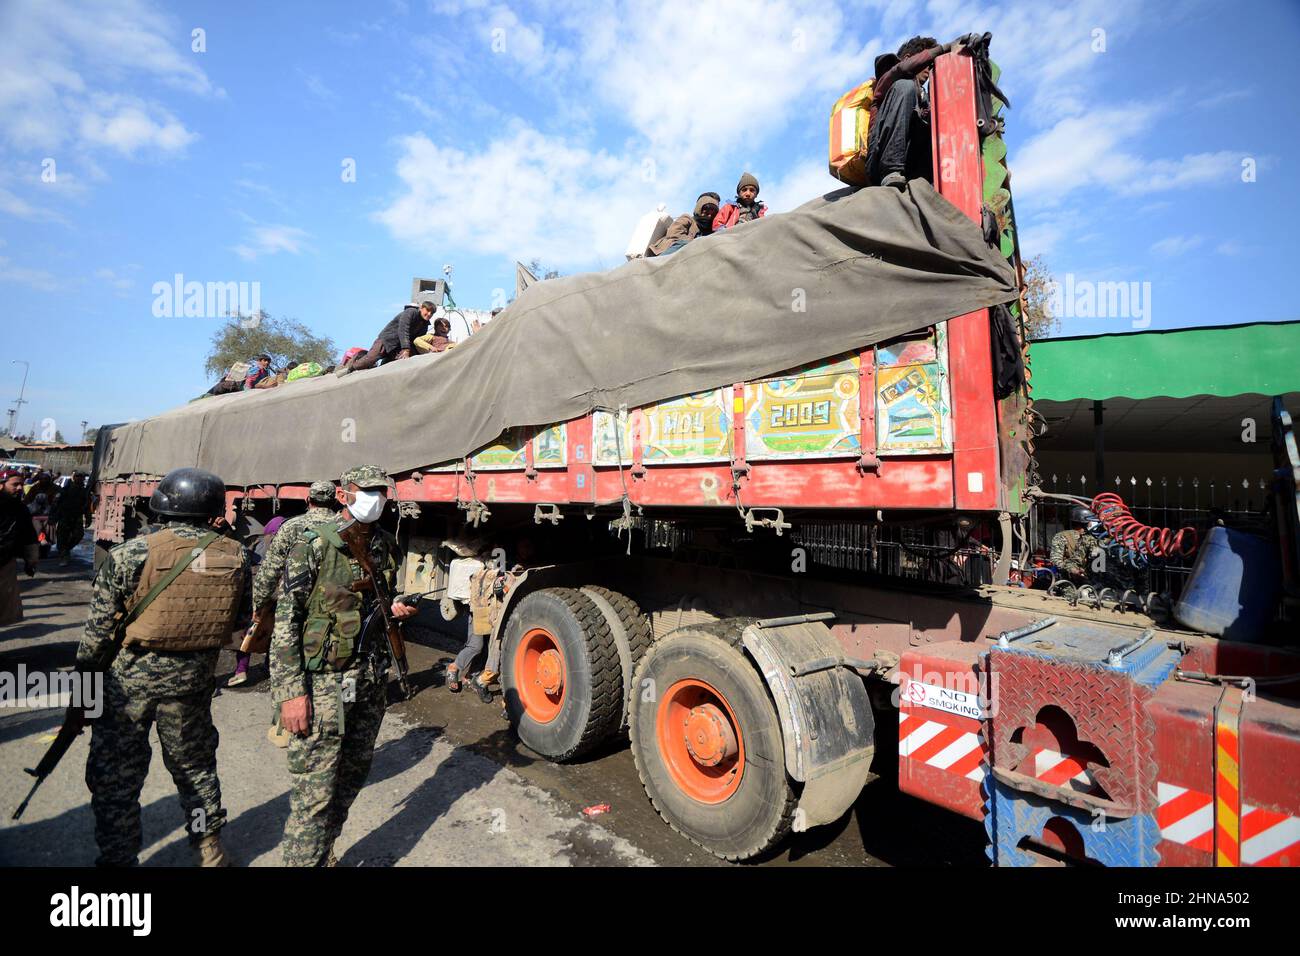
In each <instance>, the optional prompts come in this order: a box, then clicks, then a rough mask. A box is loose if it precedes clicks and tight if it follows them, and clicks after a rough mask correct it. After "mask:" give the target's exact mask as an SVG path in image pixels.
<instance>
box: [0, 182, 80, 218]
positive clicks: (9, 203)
mask: <svg viewBox="0 0 1300 956" xmlns="http://www.w3.org/2000/svg"><path fill="white" fill-rule="evenodd" d="M0 213H4V214H5V215H8V216H15V217H17V218H19V219H27V220H29V221H31V222H66V221H67V220H65V219H64V218H63V216H61V215H59V213H57V212H55V211H54V210H53V209H47V208H45V207H44V206H37V205H34V204H32V203H30V202H28V201H27V200H26V199H23V198H22V197H21V196H18V195H16V194H14V193H12V192H10V191H9V190H8V189H5V188H4V187H3V186H0Z"/></svg>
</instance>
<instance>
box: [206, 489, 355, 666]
mask: <svg viewBox="0 0 1300 956" xmlns="http://www.w3.org/2000/svg"><path fill="white" fill-rule="evenodd" d="M335 501H336V498H335V495H334V483H333V482H332V481H313V482H312V483H311V487H310V488H308V489H307V510H306V511H305V512H304V513H302V514H300V515H298V516H297V517H294V518H290V519H289V520H288V521H286V522H285V523H284V524H282V525H280V530H279V531H277V532H276V533H275V536H274V537H272V538H271V546H270V547H269V548H268V549H267V551H266V557H265V558H263V559H262V563H261V564H259V565H258V566H257V572H256V573H255V574H254V575H253V629H254V630H256V629H257V625H258V623H259V622H261V620H262V618H263V617H264V616H265V615H267V614H271V615H274V613H275V609H274V607H271V606H270V605H273V604H274V602H275V592H276V591H277V590H278V589H279V587H280V581H281V580H282V579H283V577H284V566H285V563H286V562H287V561H288V560H289V554H290V552H291V551H293V548H294V545H296V544H297V543H298V542H299V541H301V540H302V536H303V533H304V532H307V531H310V530H311V529H312V528H314V527H316V526H317V525H320V524H325V523H326V522H331V521H334V519H335V518H336V517H337V512H335V510H334V507H333V506H334V504H335ZM264 649H265V648H264V647H256V648H254V650H256V651H258V652H259V653H260V652H261V651H262V650H264ZM252 656H253V653H252V651H245V650H243V649H241V650H240V651H239V653H238V654H236V655H235V673H233V674H232V675H231V676H230V679H229V680H228V681H226V686H227V687H238V686H240V685H241V684H245V683H247V682H248V663H249V661H250V659H251V658H252Z"/></svg>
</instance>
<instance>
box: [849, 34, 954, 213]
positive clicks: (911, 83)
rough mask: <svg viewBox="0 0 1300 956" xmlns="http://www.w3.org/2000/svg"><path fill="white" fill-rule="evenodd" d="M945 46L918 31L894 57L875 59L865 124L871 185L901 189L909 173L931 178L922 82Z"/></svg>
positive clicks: (926, 98) (927, 115) (927, 103)
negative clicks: (874, 74) (866, 124)
mask: <svg viewBox="0 0 1300 956" xmlns="http://www.w3.org/2000/svg"><path fill="white" fill-rule="evenodd" d="M943 50H944V48H943V47H941V46H940V45H939V42H938V41H937V40H935V38H934V37H921V36H916V37H912V39H910V40H908V41H907V42H906V43H904V44H903V45H902V46H901V47H899V48H898V55H897V56H896V57H894V56H890V55H889V54H884V55H882V56H880V57H878V58H877V59H876V84H875V88H874V90H873V93H872V105H871V109H872V116H871V121H870V123H869V125H868V127H867V130H868V133H867V139H868V143H867V175H868V176H869V177H870V178H871V185H873V186H894V187H895V188H898V189H903V188H905V187H906V186H907V181H908V180H909V179H916V178H917V177H920V178H921V179H925V180H928V181H930V182H933V181H934V172H933V167H934V161H933V159H932V158H931V151H930V97H929V94H928V93H927V92H926V86H925V85H926V82H927V81H928V80H929V79H930V72H931V70H932V69H933V68H934V60H935V58H936V57H937V56H939V55H940V54H941V53H942V52H943Z"/></svg>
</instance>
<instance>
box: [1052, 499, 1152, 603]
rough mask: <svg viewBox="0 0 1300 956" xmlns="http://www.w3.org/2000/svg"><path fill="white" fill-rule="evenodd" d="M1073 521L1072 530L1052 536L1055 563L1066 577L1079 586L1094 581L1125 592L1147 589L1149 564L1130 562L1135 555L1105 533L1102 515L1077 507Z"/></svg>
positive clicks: (1092, 583) (1071, 520)
mask: <svg viewBox="0 0 1300 956" xmlns="http://www.w3.org/2000/svg"><path fill="white" fill-rule="evenodd" d="M1070 524H1071V525H1072V527H1071V528H1070V529H1069V530H1067V531H1059V532H1057V533H1056V534H1055V535H1054V536H1053V537H1052V554H1051V562H1052V564H1054V565H1056V566H1057V567H1058V568H1060V570H1061V572H1062V574H1063V575H1064V576H1065V577H1067V578H1069V580H1070V581H1071V582H1073V583H1074V584H1076V585H1082V584H1091V585H1092V586H1093V587H1095V588H1097V589H1101V588H1113V589H1115V590H1116V591H1119V592H1121V593H1123V592H1124V591H1129V590H1134V591H1137V592H1139V593H1141V592H1144V591H1145V590H1146V588H1147V581H1148V575H1147V572H1146V567H1145V564H1143V566H1142V567H1134V566H1133V565H1132V564H1131V563H1130V560H1131V559H1132V557H1133V556H1132V555H1131V554H1128V553H1127V551H1126V549H1125V548H1123V547H1122V546H1121V545H1119V544H1117V543H1116V542H1115V541H1114V540H1113V539H1112V538H1111V537H1110V536H1109V535H1108V534H1107V533H1106V532H1105V530H1104V528H1103V526H1102V523H1101V519H1100V518H1098V517H1097V516H1096V515H1095V514H1093V513H1092V512H1091V511H1089V510H1088V509H1087V508H1084V507H1076V508H1074V509H1073V510H1072V511H1071V512H1070ZM1094 532H1095V533H1094ZM1126 555H1127V559H1126Z"/></svg>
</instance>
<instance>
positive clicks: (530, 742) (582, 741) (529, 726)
mask: <svg viewBox="0 0 1300 956" xmlns="http://www.w3.org/2000/svg"><path fill="white" fill-rule="evenodd" d="M501 688H502V690H503V692H504V694H505V703H506V711H507V713H508V714H509V717H510V722H511V724H512V725H513V726H514V727H515V730H516V732H517V733H518V734H519V739H520V740H522V741H523V742H524V745H525V746H527V747H528V749H530V750H532V751H534V752H535V753H538V754H540V755H541V756H543V757H546V758H548V759H550V760H554V761H556V762H564V761H567V760H573V759H575V758H577V757H580V756H582V755H583V754H584V753H586V752H587V751H589V750H591V748H592V747H594V746H596V744H598V743H600V742H601V741H602V740H604V739H605V738H606V737H608V736H609V735H610V734H611V733H613V732H614V731H616V730H617V729H618V723H619V716H620V714H621V711H622V700H623V674H622V670H621V668H620V667H619V659H618V648H617V647H616V646H615V644H614V635H613V634H612V633H611V632H610V629H609V623H608V622H607V621H606V620H605V615H604V614H602V613H601V611H600V608H598V607H597V606H596V605H595V603H594V602H593V601H592V600H591V598H589V597H587V596H586V595H585V594H583V593H582V592H581V591H575V590H573V589H571V588H546V589H544V590H541V591H534V592H533V593H532V594H529V595H526V596H525V597H523V598H522V599H521V600H520V601H519V604H518V606H516V607H515V608H514V609H513V610H512V611H511V612H510V620H509V621H508V622H507V624H506V636H505V645H504V648H503V652H502V667H501Z"/></svg>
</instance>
